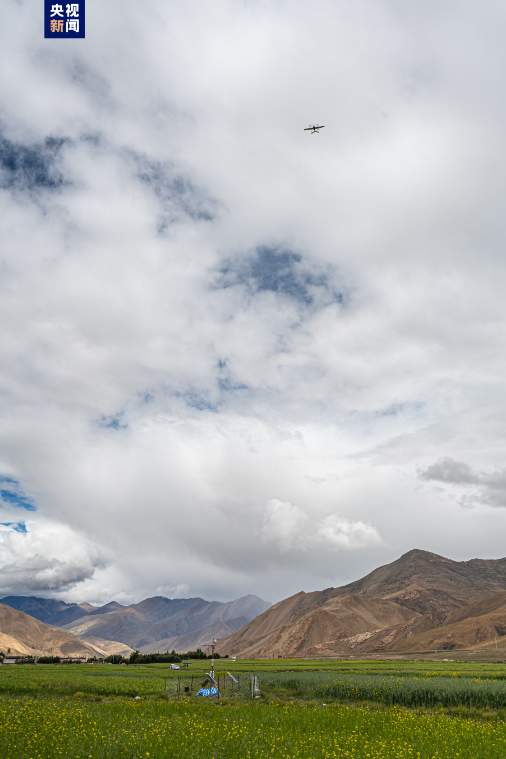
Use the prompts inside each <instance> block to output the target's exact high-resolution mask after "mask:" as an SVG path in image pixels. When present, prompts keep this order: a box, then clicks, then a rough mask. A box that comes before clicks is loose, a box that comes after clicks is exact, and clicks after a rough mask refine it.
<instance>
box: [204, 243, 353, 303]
mask: <svg viewBox="0 0 506 759" xmlns="http://www.w3.org/2000/svg"><path fill="white" fill-rule="evenodd" d="M215 284H216V286H217V287H218V288H228V287H234V286H238V285H242V286H243V287H245V288H246V289H247V290H248V292H249V293H250V294H252V295H254V294H256V293H261V292H272V293H276V294H277V295H282V296H285V297H288V298H291V299H292V300H294V301H296V302H297V303H299V304H301V305H303V306H311V305H313V304H316V303H317V302H318V303H322V304H325V305H327V304H329V303H331V302H335V303H340V304H342V303H344V300H345V295H344V291H342V290H339V289H337V288H335V287H334V286H333V284H332V282H331V271H330V270H329V269H327V268H326V267H323V266H321V265H319V264H317V263H314V262H310V261H309V260H308V259H306V258H305V257H303V256H302V255H301V254H300V253H297V252H295V251H292V250H290V249H288V248H283V247H273V246H269V245H260V246H258V247H257V248H255V250H254V251H253V252H252V253H250V254H248V255H246V256H239V257H237V258H229V259H227V260H226V261H225V262H224V263H223V264H222V265H221V266H220V268H219V269H218V276H217V280H216V283H215Z"/></svg>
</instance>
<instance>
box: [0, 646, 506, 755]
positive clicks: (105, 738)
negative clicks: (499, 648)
mask: <svg viewBox="0 0 506 759" xmlns="http://www.w3.org/2000/svg"><path fill="white" fill-rule="evenodd" d="M204 666H205V662H204V663H198V664H197V663H193V664H192V666H191V669H190V670H189V671H191V673H192V674H193V676H194V677H197V678H200V677H201V676H202V674H203V672H204ZM219 669H220V670H222V671H225V670H229V671H233V673H234V674H235V675H236V676H237V675H239V676H241V673H242V674H243V675H245V673H247V672H251V671H255V672H256V673H258V674H259V677H260V682H261V687H262V698H260V699H257V700H255V701H245V700H242V699H237V700H233V699H231V698H224V699H223V700H222V701H217V702H203V701H201V700H198V699H193V700H188V699H186V700H179V701H178V700H173V699H168V698H167V686H169V690H170V685H171V683H174V682H175V680H176V679H177V677H178V676H180V675H181V673H177V672H172V671H171V670H169V669H168V668H167V667H166V666H163V665H145V666H142V665H137V666H124V665H123V666H114V665H60V666H58V665H37V666H29V665H15V666H10V667H9V666H4V667H2V668H1V669H0V720H1V724H2V729H1V730H0V756H2V757H9V758H10V759H18V758H19V759H21V758H22V759H25V757H32V759H36V758H39V757H40V759H46V758H47V757H69V756H72V757H104V759H105V757H107V758H109V757H116V756H117V757H132V758H133V757H152V758H153V757H174V759H176V758H179V757H181V759H185V758H186V757H192V758H194V757H207V758H209V759H211V758H212V757H213V755H214V756H215V757H216V759H236V758H237V759H242V758H243V757H250V758H251V759H253V757H255V758H257V759H260V758H261V757H262V758H263V757H268V756H269V757H294V758H295V757H299V759H315V758H316V757H322V759H324V758H326V757H343V758H344V757H360V758H361V759H362V758H363V759H374V758H376V757H377V758H378V759H382V758H383V757H385V758H386V757H388V758H390V757H413V759H415V758H417V757H420V759H422V758H423V759H425V757H433V758H435V757H438V759H446V758H447V759H450V757H451V758H452V759H453V757H460V758H461V759H463V758H469V759H471V758H472V759H475V758H477V757H483V758H484V759H485V757H487V759H488V758H490V759H494V758H495V757H497V758H499V757H504V756H506V666H505V665H502V664H470V663H456V662H433V661H424V662H408V661H403V662H392V661H390V662H373V661H367V662H357V661H329V660H327V661H314V660H313V661H310V660H278V661H270V660H269V661H268V660H264V661H257V662H247V661H243V662H228V661H227V662H224V661H222V662H219Z"/></svg>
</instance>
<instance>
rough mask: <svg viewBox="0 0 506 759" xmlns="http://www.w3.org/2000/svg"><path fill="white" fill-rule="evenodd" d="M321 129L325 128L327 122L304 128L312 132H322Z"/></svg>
mask: <svg viewBox="0 0 506 759" xmlns="http://www.w3.org/2000/svg"><path fill="white" fill-rule="evenodd" d="M320 129H325V124H320V125H318V124H313V125H312V126H308V127H306V128H305V129H304V131H305V132H311V134H320Z"/></svg>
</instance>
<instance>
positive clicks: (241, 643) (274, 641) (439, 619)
mask: <svg viewBox="0 0 506 759" xmlns="http://www.w3.org/2000/svg"><path fill="white" fill-rule="evenodd" d="M491 646H496V647H499V646H501V647H503V648H504V649H505V650H506V558H503V559H493V560H486V559H471V560H470V561H461V562H459V561H452V560H451V559H447V558H445V557H443V556H438V555H437V554H434V553H430V552H428V551H422V550H419V549H414V550H412V551H408V553H406V554H404V555H403V556H401V557H400V558H399V559H397V560H396V561H394V562H392V563H391V564H387V565H385V566H382V567H378V568H377V569H375V570H374V571H372V572H370V573H369V574H368V575H366V576H365V577H363V578H362V579H360V580H357V581H355V582H352V583H349V584H348V585H345V586H343V587H340V588H327V589H326V590H322V591H315V592H313V593H297V594H295V595H294V596H291V597H290V598H287V599H285V600H283V601H280V602H279V603H277V604H275V605H274V606H271V607H270V608H269V609H268V610H267V611H265V612H264V613H262V614H261V615H259V616H258V617H257V618H256V619H254V620H253V621H252V622H250V623H249V624H247V625H246V626H245V627H243V628H242V629H241V630H239V631H237V632H236V633H233V634H232V635H230V636H228V637H227V638H226V639H224V640H222V641H220V644H219V649H220V651H222V652H226V653H231V654H238V655H241V656H251V657H254V656H347V655H350V654H351V653H353V654H360V653H373V654H374V653H378V654H380V653H382V652H383V653H388V652H401V653H409V652H411V653H416V652H422V651H432V650H448V651H451V650H458V649H463V648H487V647H491Z"/></svg>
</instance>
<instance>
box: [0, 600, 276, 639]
mask: <svg viewBox="0 0 506 759" xmlns="http://www.w3.org/2000/svg"><path fill="white" fill-rule="evenodd" d="M0 603H3V604H7V605H9V606H11V607H13V608H16V609H18V610H19V611H23V612H25V613H26V614H30V615H31V616H33V617H35V618H37V619H39V620H41V621H43V622H45V623H48V624H52V625H56V626H58V627H62V628H65V629H66V630H67V631H68V632H71V633H72V634H74V635H77V636H79V638H81V639H82V640H85V641H86V640H93V639H95V638H98V639H101V640H113V641H119V642H122V643H125V644H126V645H127V646H130V647H132V648H136V649H138V650H140V651H144V652H151V651H165V650H172V649H175V650H177V651H185V650H189V649H192V648H196V647H198V646H202V645H205V644H206V643H210V642H211V641H212V640H213V639H215V638H223V637H225V636H227V635H230V634H231V633H233V632H234V631H235V630H238V629H239V628H240V627H242V626H243V625H245V624H247V623H248V622H250V621H251V620H252V619H254V617H256V616H257V615H258V614H260V613H261V612H263V611H265V609H266V608H268V606H269V604H268V603H267V602H266V601H263V600H262V599H261V598H258V597H257V596H253V595H247V596H243V597H242V598H238V599H236V600H235V601H229V602H221V601H206V600H204V599H202V598H175V599H171V598H165V597H164V596H155V597H153V598H146V599H144V600H143V601H141V602H140V603H138V604H131V605H129V606H121V605H120V604H117V603H115V602H112V603H109V604H106V605H105V606H101V607H93V606H91V605H90V604H67V603H65V602H63V601H58V600H55V599H44V598H37V597H30V596H7V597H6V598H3V599H0ZM0 630H1V628H0Z"/></svg>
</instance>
